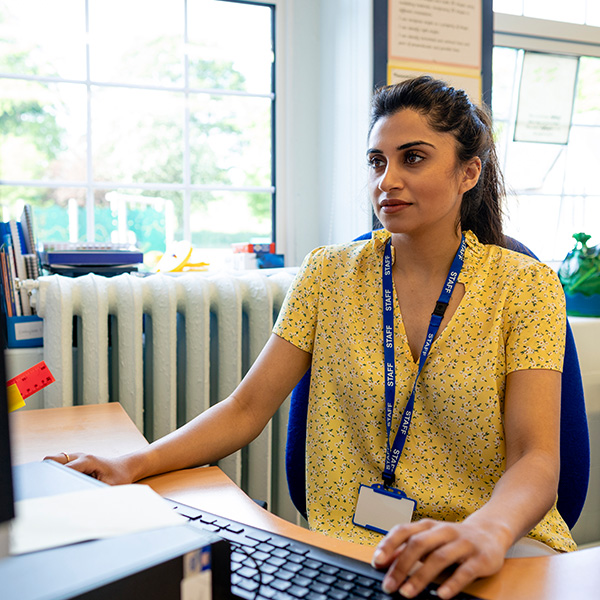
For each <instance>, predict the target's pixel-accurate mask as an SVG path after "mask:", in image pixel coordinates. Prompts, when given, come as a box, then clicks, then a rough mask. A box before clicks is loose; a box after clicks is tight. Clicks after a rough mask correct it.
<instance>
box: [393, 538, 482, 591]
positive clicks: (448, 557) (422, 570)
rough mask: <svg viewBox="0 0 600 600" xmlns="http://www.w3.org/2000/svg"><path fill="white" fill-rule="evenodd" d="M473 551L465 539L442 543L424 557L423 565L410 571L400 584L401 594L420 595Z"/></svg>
mask: <svg viewBox="0 0 600 600" xmlns="http://www.w3.org/2000/svg"><path fill="white" fill-rule="evenodd" d="M471 552H473V549H472V548H471V547H470V545H469V544H467V543H465V542H464V541H463V540H461V541H458V542H456V543H447V544H440V546H439V547H438V548H436V549H435V550H433V551H431V552H430V553H429V554H428V555H427V556H426V557H424V558H423V559H422V563H421V566H420V567H419V568H418V569H416V570H413V571H412V572H410V573H408V576H409V578H408V579H406V580H405V581H404V582H403V583H401V585H400V589H399V592H400V594H401V595H402V596H404V597H406V598H413V597H415V596H417V595H419V594H420V593H421V592H422V591H423V590H424V589H425V588H426V587H427V586H428V585H429V584H430V583H431V582H432V581H434V580H435V579H436V578H437V577H439V576H440V574H442V573H443V572H444V571H445V570H447V569H448V568H449V567H452V566H454V565H456V564H458V563H460V562H463V561H465V560H466V559H467V557H468V556H470V553H471ZM467 583H470V582H467ZM467 583H465V584H464V585H466V584H467ZM459 589H460V588H459ZM457 591H459V590H457ZM454 593H456V592H454ZM454 593H453V594H452V595H454ZM449 597H450V596H449Z"/></svg>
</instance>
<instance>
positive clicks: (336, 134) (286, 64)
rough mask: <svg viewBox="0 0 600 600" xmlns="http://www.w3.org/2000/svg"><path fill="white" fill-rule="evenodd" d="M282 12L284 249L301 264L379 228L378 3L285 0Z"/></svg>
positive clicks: (280, 204) (280, 213)
mask: <svg viewBox="0 0 600 600" xmlns="http://www.w3.org/2000/svg"><path fill="white" fill-rule="evenodd" d="M278 14H279V18H280V19H281V20H282V21H280V30H279V31H280V39H278V46H279V44H283V45H284V46H283V47H281V46H279V56H280V57H281V56H283V57H284V58H283V60H280V61H279V65H278V72H277V77H278V81H279V82H280V83H281V84H282V88H283V92H282V96H280V97H279V98H278V106H277V111H278V113H277V120H278V124H277V128H278V129H277V134H278V142H279V144H280V154H279V156H280V158H279V160H278V169H277V188H278V193H277V225H278V250H279V251H280V252H281V251H283V252H284V253H285V255H286V264H288V265H297V264H299V263H300V262H301V261H302V259H303V258H304V256H305V255H306V254H307V253H308V252H309V251H310V250H312V249H313V248H315V247H317V246H319V245H322V244H330V243H336V242H340V241H346V240H350V239H352V238H354V237H356V236H357V235H359V234H361V233H364V232H365V231H368V230H369V229H370V228H371V227H370V224H371V212H370V209H369V208H368V201H367V199H366V194H365V181H366V170H365V164H366V163H365V158H364V152H365V149H366V131H367V124H368V113H369V101H370V94H371V89H372V79H373V78H372V67H371V65H372V41H371V40H372V3H371V0H282V2H281V3H280V5H279V11H278ZM284 161H285V164H283V162H284Z"/></svg>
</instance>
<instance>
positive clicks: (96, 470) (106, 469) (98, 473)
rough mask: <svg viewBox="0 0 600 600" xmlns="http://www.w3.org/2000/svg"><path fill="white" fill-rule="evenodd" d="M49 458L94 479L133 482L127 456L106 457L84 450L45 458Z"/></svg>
mask: <svg viewBox="0 0 600 600" xmlns="http://www.w3.org/2000/svg"><path fill="white" fill-rule="evenodd" d="M48 459H49V460H54V461H56V462H57V463H60V464H61V465H67V466H68V467H70V468H71V469H75V470H76V471H79V472H80V473H85V474H86V475H89V476H90V477H93V478H94V479H98V480H100V481H103V482H104V483H108V484H110V485H121V484H124V483H132V482H133V480H134V478H133V475H132V474H131V470H130V468H129V465H128V460H127V457H126V456H118V457H116V458H105V457H102V456H94V455H93V454H84V453H83V452H75V453H73V454H67V453H66V452H61V453H60V454H54V455H52V456H46V457H45V458H44V460H48Z"/></svg>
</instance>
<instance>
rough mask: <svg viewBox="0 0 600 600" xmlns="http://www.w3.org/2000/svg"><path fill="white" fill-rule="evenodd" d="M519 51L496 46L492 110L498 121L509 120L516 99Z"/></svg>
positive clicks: (494, 52)
mask: <svg viewBox="0 0 600 600" xmlns="http://www.w3.org/2000/svg"><path fill="white" fill-rule="evenodd" d="M517 54H518V51H517V50H515V49H513V48H501V47H499V46H496V47H495V48H494V51H493V64H494V78H493V88H494V89H493V93H492V110H493V112H494V117H495V118H497V119H508V117H509V115H510V111H511V107H512V103H513V100H514V98H515V85H514V84H515V82H516V81H517V79H516V73H515V72H516V70H517Z"/></svg>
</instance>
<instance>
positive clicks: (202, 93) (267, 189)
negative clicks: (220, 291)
mask: <svg viewBox="0 0 600 600" xmlns="http://www.w3.org/2000/svg"><path fill="white" fill-rule="evenodd" d="M274 61H275V56H274V6H273V5H272V4H267V3H264V2H244V1H236V0H169V1H166V0H127V2H122V1H121V0H53V1H52V2H47V1H44V0H28V2H22V1H21V0H5V1H4V2H0V85H1V86H2V87H1V89H2V92H1V93H0V103H1V104H0V123H1V128H0V195H1V198H2V206H3V212H4V214H3V220H8V219H9V218H14V217H18V216H19V215H20V213H21V210H22V205H23V204H24V203H30V204H32V205H33V207H34V213H35V218H36V225H37V233H38V237H39V238H40V239H43V240H60V241H86V240H87V241H102V242H105V241H114V242H135V243H137V244H138V246H139V247H140V248H141V249H142V250H144V251H149V250H157V251H160V252H163V251H164V250H165V248H166V245H167V244H169V242H171V241H175V240H182V239H183V240H188V241H190V242H191V243H192V244H193V245H194V246H195V247H202V248H213V249H218V248H230V244H231V243H232V242H236V241H251V240H261V241H272V240H274V223H275V220H274V214H273V213H274V197H275V170H274V156H275V152H274V115H275V93H274V92H275V81H274V72H275V70H274Z"/></svg>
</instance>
